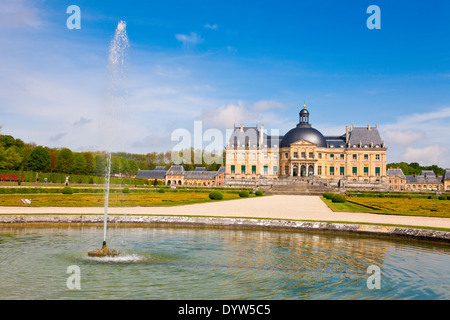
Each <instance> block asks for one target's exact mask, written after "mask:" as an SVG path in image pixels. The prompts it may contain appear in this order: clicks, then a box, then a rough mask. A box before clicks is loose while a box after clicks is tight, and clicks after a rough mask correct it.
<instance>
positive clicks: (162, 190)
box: [158, 188, 166, 193]
mask: <svg viewBox="0 0 450 320" xmlns="http://www.w3.org/2000/svg"><path fill="white" fill-rule="evenodd" d="M158 192H159V193H164V192H166V190H164V189H163V188H160V189H158Z"/></svg>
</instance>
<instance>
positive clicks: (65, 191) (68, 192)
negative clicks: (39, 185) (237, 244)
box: [61, 187, 73, 194]
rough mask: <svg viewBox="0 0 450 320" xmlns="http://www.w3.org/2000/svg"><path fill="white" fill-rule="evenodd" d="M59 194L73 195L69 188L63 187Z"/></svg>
mask: <svg viewBox="0 0 450 320" xmlns="http://www.w3.org/2000/svg"><path fill="white" fill-rule="evenodd" d="M61 192H62V194H73V189H72V188H71V187H64V188H63V189H62V191H61Z"/></svg>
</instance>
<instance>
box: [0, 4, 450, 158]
mask: <svg viewBox="0 0 450 320" xmlns="http://www.w3.org/2000/svg"><path fill="white" fill-rule="evenodd" d="M72 4H74V5H77V6H79V7H80V9H81V29H80V30H69V29H68V28H67V27H66V20H67V18H68V17H69V16H70V15H69V14H67V13H66V9H67V7H68V6H69V5H72ZM373 4H374V5H378V6H379V7H380V10H381V29H379V30H369V29H368V28H367V26H366V20H367V19H368V18H369V16H370V14H368V13H366V9H367V7H368V6H370V5H373ZM448 12H450V3H449V2H447V1H378V0H375V1H365V0H358V1H320V0H317V1H300V0H298V1H285V0H281V1H206V0H197V1H169V0H167V1H153V0H148V1H128V2H124V1H99V0H96V1H92V0H91V1H81V0H73V1H61V0H50V1H44V0H37V1H31V0H2V10H1V12H0V27H1V29H2V32H1V33H0V117H1V118H0V119H1V120H0V124H1V125H2V133H4V134H11V135H13V136H15V137H18V138H21V139H23V140H24V141H26V142H31V141H33V142H35V143H36V144H38V145H46V146H50V147H69V148H71V149H72V150H74V151H84V150H101V149H102V148H103V146H104V141H103V140H102V134H101V132H102V127H101V119H102V115H103V114H104V111H105V105H106V102H105V96H106V92H107V87H108V73H107V63H108V61H107V60H108V50H109V45H110V42H111V39H112V37H113V35H114V31H115V28H116V26H117V24H118V22H119V21H121V20H124V21H126V23H127V32H128V37H129V43H130V47H129V48H128V51H127V57H126V81H125V82H124V83H125V84H126V90H127V96H128V98H127V103H126V105H125V108H124V109H123V110H121V111H120V114H119V116H118V119H117V124H116V128H117V131H118V132H120V135H119V138H118V139H116V140H115V142H116V143H115V150H116V151H126V152H134V153H144V154H145V153H148V152H151V151H165V150H171V149H172V148H173V146H174V145H175V144H176V143H177V142H174V141H171V139H170V137H171V133H172V132H174V130H176V129H179V128H184V129H187V130H189V131H192V130H193V126H194V121H202V124H203V128H204V129H207V128H217V129H220V130H222V131H223V132H224V134H225V130H226V129H227V128H228V129H229V128H231V127H232V126H233V124H234V123H236V124H240V123H243V124H245V125H248V126H254V125H256V123H259V124H261V123H262V124H264V126H265V128H267V129H269V130H270V129H279V131H280V133H281V134H284V133H286V132H287V131H288V130H289V129H291V128H292V127H293V126H295V124H296V123H297V122H298V112H299V110H300V108H301V106H302V105H303V103H304V102H306V105H307V107H308V109H309V111H310V113H311V117H310V122H311V123H312V125H313V126H314V127H315V128H317V129H318V130H320V131H321V132H322V133H323V134H324V135H340V134H342V133H344V132H345V126H346V125H352V124H354V125H355V126H366V125H368V124H370V125H375V124H377V125H378V128H379V130H380V132H381V134H382V138H383V139H384V140H385V143H386V145H387V147H388V162H394V161H395V162H397V161H406V162H413V161H415V162H419V163H421V164H422V165H430V164H438V165H440V166H443V167H450V157H449V152H450V149H449V148H450V147H449V143H448V142H449V138H448V137H450V126H449V125H448V123H450V122H449V120H450V86H449V85H450V27H449V26H448Z"/></svg>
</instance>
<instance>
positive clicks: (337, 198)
mask: <svg viewBox="0 0 450 320" xmlns="http://www.w3.org/2000/svg"><path fill="white" fill-rule="evenodd" d="M331 201H332V202H335V203H345V202H346V201H347V199H346V197H345V195H343V194H334V195H333V197H332V198H331Z"/></svg>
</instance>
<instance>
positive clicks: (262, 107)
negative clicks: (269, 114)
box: [252, 100, 286, 111]
mask: <svg viewBox="0 0 450 320" xmlns="http://www.w3.org/2000/svg"><path fill="white" fill-rule="evenodd" d="M252 108H253V110H256V111H266V110H269V109H283V108H286V106H285V105H284V104H282V103H281V102H278V101H274V100H261V101H258V102H256V103H255V104H254V105H253V106H252Z"/></svg>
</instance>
